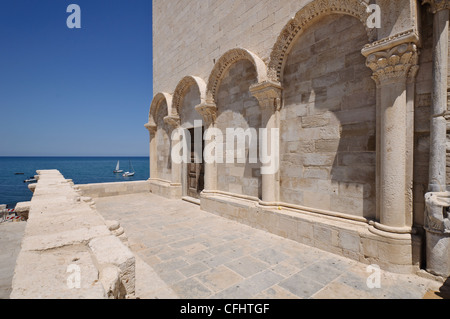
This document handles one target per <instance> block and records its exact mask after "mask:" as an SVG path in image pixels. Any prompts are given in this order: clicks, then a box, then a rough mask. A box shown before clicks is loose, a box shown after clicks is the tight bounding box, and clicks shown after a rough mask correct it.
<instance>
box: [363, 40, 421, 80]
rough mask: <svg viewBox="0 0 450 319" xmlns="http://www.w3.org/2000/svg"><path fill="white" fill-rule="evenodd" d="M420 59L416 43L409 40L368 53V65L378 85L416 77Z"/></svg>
mask: <svg viewBox="0 0 450 319" xmlns="http://www.w3.org/2000/svg"><path fill="white" fill-rule="evenodd" d="M418 59H419V55H418V51H417V46H416V44H415V43H413V42H409V43H402V44H399V45H396V46H394V47H391V48H387V49H382V50H380V51H376V52H372V53H370V54H368V55H367V61H366V65H367V66H368V67H369V68H370V69H371V70H372V72H373V76H372V79H373V80H374V81H375V82H376V83H377V85H384V84H390V83H394V82H401V81H406V80H408V79H414V78H415V76H416V74H417V71H418V68H419V66H418Z"/></svg>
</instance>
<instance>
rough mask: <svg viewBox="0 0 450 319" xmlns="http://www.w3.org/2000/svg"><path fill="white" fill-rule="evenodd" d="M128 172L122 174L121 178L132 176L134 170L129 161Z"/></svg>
mask: <svg viewBox="0 0 450 319" xmlns="http://www.w3.org/2000/svg"><path fill="white" fill-rule="evenodd" d="M129 166H130V167H129V170H128V171H127V172H125V173H123V175H122V176H123V177H131V176H134V168H133V164H131V161H130V162H129Z"/></svg>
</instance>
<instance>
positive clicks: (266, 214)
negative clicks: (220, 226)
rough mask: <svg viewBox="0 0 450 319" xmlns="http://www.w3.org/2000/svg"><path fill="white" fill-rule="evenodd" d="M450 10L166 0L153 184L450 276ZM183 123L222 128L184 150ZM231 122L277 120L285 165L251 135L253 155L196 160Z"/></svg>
mask: <svg viewBox="0 0 450 319" xmlns="http://www.w3.org/2000/svg"><path fill="white" fill-rule="evenodd" d="M369 5H371V6H369ZM449 9H450V2H449V1H448V0H423V1H416V0H396V1H388V0H376V1H368V0H367V1H366V0H313V1H311V0H281V1H270V0H262V1H261V0H223V1H214V0H209V1H204V0H172V1H163V0H154V1H153V51H154V55H153V72H154V74H153V93H154V97H153V100H152V102H151V106H150V113H149V118H148V123H147V124H146V125H145V127H146V128H147V129H148V131H149V133H150V134H149V135H150V179H149V181H148V183H149V189H150V191H151V192H152V193H154V194H158V195H162V196H165V197H167V198H183V199H186V200H189V201H192V202H196V203H199V204H200V205H201V208H202V209H204V210H206V211H208V212H212V213H216V214H219V215H221V216H225V217H227V218H230V219H233V220H238V221H240V222H242V223H245V224H248V225H251V226H253V227H256V228H260V229H264V230H267V231H269V232H272V233H275V234H278V235H281V236H283V237H286V238H290V239H292V240H295V241H299V242H302V243H305V244H308V245H310V246H314V247H317V248H321V249H323V250H327V251H330V252H333V253H335V254H339V255H342V256H346V257H348V258H351V259H354V260H358V261H361V262H364V263H370V264H377V265H380V266H381V267H382V268H384V269H387V270H391V271H396V272H406V273H411V272H416V271H418V270H419V269H425V270H426V271H428V273H431V274H433V275H436V276H441V277H444V278H446V277H448V276H449V275H450V253H449V249H450V235H449V233H450V221H449V219H448V215H447V214H448V213H447V209H448V207H449V206H450V193H449V192H447V190H450V189H449V188H448V186H447V185H448V184H449V183H450V182H449V181H450V149H448V147H447V145H450V144H449V140H448V138H447V132H448V131H450V124H449V123H450V122H449V120H450V116H449V114H450V113H449V111H448V110H449V107H450V103H449V100H450V98H449V96H450V95H449V94H448V88H449V83H450V82H449V75H450V72H449V68H448V60H449V56H450V53H449V40H450V37H449ZM374 12H375V13H376V14H378V13H379V15H378V16H377V15H376V14H375V18H374V15H373V13H374ZM378 18H379V21H378V22H379V25H378V26H379V28H378V27H374V26H373V25H371V23H370V22H373V21H374V19H375V20H376V19H378ZM375 22H376V21H375ZM177 128H183V129H184V130H185V132H189V133H191V134H192V136H194V135H193V134H194V133H193V132H195V131H196V130H197V131H198V130H200V134H202V132H203V131H205V132H210V131H211V130H212V129H215V130H216V131H220V132H222V133H223V137H224V138H222V137H221V138H218V137H217V134H216V135H211V136H209V137H210V138H208V139H206V138H205V139H204V141H203V144H202V145H201V146H200V151H199V148H196V146H195V145H194V144H195V143H193V142H192V141H191V145H188V148H189V154H188V159H189V160H188V161H187V162H183V163H179V162H177V161H176V160H175V158H174V156H173V155H174V154H173V151H174V148H175V147H177V145H178V144H179V142H180V140H183V141H184V142H186V141H187V140H185V138H181V137H177V135H176V134H173V133H174V132H177V130H176V129H177ZM227 128H235V129H236V128H241V129H244V130H247V129H249V128H254V129H256V130H258V129H261V128H264V129H268V131H271V130H275V131H276V132H279V135H278V137H277V139H276V145H275V146H276V148H275V147H273V146H271V147H269V150H270V149H272V150H277V151H275V152H276V154H275V155H276V157H277V158H278V159H277V160H278V161H279V169H278V170H277V171H276V172H274V173H264V172H267V170H265V169H266V168H267V167H268V164H267V162H263V161H262V160H258V161H257V162H256V163H252V162H250V161H248V158H249V154H250V152H251V147H250V142H249V140H247V142H246V144H245V148H244V150H243V152H244V155H245V156H244V157H245V158H246V159H247V161H245V162H239V161H237V160H236V161H234V162H232V163H229V162H226V163H225V162H219V161H217V162H213V163H210V162H205V161H202V162H201V163H200V162H198V161H197V162H195V161H194V158H196V157H197V158H200V159H201V158H202V156H201V153H202V151H203V152H204V151H206V150H210V149H213V150H215V151H216V152H217V150H218V149H219V148H220V147H223V146H224V145H225V138H226V137H227V133H226V130H227ZM259 148H261V146H259ZM229 151H230V150H229V149H226V151H225V152H224V154H223V156H224V157H226V156H227V154H229ZM216 155H217V154H216ZM235 158H236V159H237V155H235Z"/></svg>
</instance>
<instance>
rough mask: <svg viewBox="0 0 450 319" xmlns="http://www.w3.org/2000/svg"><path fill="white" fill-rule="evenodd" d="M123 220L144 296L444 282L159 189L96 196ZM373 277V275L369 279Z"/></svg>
mask: <svg viewBox="0 0 450 319" xmlns="http://www.w3.org/2000/svg"><path fill="white" fill-rule="evenodd" d="M95 201H96V206H97V209H98V211H99V212H100V213H101V214H102V215H103V216H104V217H105V218H106V219H112V220H118V221H120V223H121V225H122V226H123V228H124V230H125V232H126V234H127V236H128V238H129V244H130V248H131V249H132V250H133V252H135V254H136V256H137V258H138V262H139V263H138V265H137V267H138V269H137V270H136V271H137V274H136V276H137V287H136V289H137V295H138V296H139V297H141V298H193V299H197V298H199V299H203V298H220V299H224V298H243V299H248V298H282V299H288V298H317V299H320V298H363V299H366V298H402V299H403V298H404V299H413V298H414V299H416V298H417V299H420V298H423V297H424V296H425V295H428V296H430V291H437V290H438V289H439V287H440V286H441V285H440V284H438V283H437V282H435V281H431V280H428V279H425V278H422V277H419V276H415V275H398V274H392V273H388V272H381V277H380V288H374V289H370V288H369V287H368V285H367V280H368V278H369V276H370V275H372V272H368V271H367V266H368V265H365V264H362V263H358V262H355V261H352V260H350V259H346V258H341V257H339V256H336V255H333V254H330V253H327V252H324V251H321V250H318V249H315V248H311V247H309V246H305V245H303V244H300V243H297V242H294V241H292V240H288V239H285V238H281V237H279V236H276V235H272V234H270V233H267V232H265V231H261V230H257V229H253V228H251V227H249V226H246V225H243V224H240V223H238V222H235V221H231V220H228V219H225V218H222V217H220V216H216V215H214V214H211V213H208V212H204V211H202V210H200V208H199V206H197V205H194V204H191V203H188V202H185V201H181V200H167V199H164V198H161V197H159V196H156V195H152V194H134V195H123V196H115V197H105V198H98V199H96V200H95ZM370 282H374V281H370Z"/></svg>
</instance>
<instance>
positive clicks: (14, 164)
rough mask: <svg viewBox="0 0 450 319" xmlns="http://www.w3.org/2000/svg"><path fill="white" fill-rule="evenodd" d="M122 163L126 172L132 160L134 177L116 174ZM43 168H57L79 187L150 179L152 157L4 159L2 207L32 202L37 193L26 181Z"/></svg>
mask: <svg viewBox="0 0 450 319" xmlns="http://www.w3.org/2000/svg"><path fill="white" fill-rule="evenodd" d="M119 160H120V168H121V169H123V170H124V171H127V170H129V166H130V164H129V163H130V161H131V165H132V167H133V168H134V171H135V172H136V173H135V175H134V176H133V177H123V176H122V174H114V173H113V170H114V169H115V168H116V164H117V161H119ZM43 169H57V170H59V171H60V172H61V174H63V175H64V177H65V178H70V179H72V180H73V181H74V183H75V184H91V183H109V182H124V181H133V180H135V181H136V180H146V179H148V177H149V175H150V172H149V158H148V157H0V204H7V205H8V207H10V208H14V206H15V205H16V203H18V202H23V201H29V200H31V197H32V195H33V194H32V193H31V191H30V190H29V189H28V184H27V183H24V180H25V179H28V178H30V177H32V176H34V175H36V170H43ZM15 173H24V175H15Z"/></svg>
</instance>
